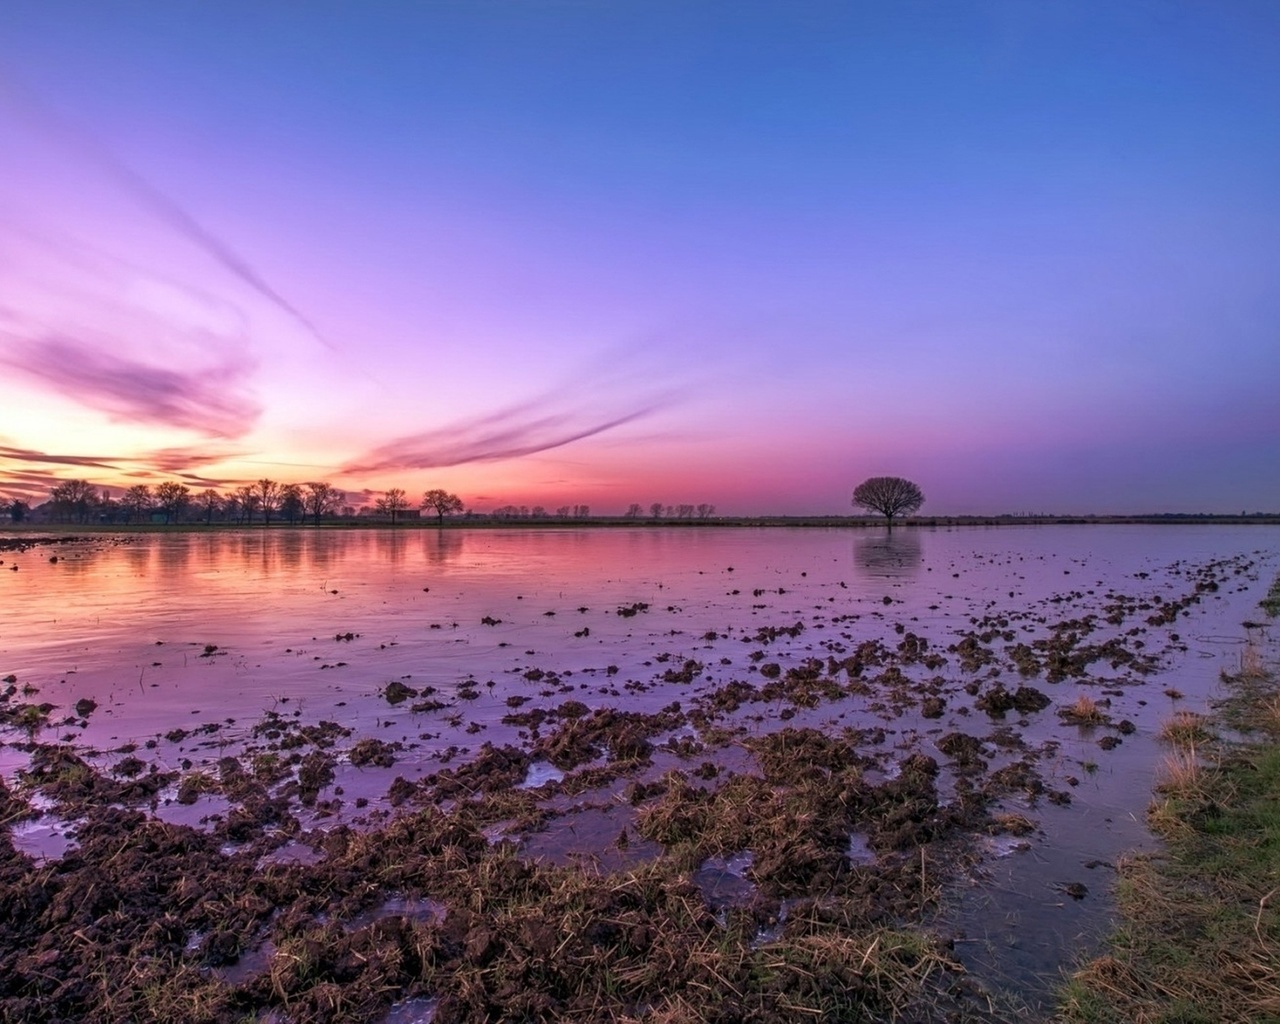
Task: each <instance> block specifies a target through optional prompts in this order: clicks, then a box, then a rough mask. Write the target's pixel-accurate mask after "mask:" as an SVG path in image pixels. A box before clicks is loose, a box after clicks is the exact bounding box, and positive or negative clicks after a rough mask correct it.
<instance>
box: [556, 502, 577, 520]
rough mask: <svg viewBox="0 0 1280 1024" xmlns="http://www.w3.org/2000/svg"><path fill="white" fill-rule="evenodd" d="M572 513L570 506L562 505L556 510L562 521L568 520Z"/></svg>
mask: <svg viewBox="0 0 1280 1024" xmlns="http://www.w3.org/2000/svg"><path fill="white" fill-rule="evenodd" d="M572 511H573V509H571V508H570V507H569V506H568V505H561V506H560V507H559V508H558V509H556V515H558V516H559V517H560V518H561V519H568V518H569V513H570V512H572Z"/></svg>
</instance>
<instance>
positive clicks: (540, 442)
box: [342, 393, 676, 473]
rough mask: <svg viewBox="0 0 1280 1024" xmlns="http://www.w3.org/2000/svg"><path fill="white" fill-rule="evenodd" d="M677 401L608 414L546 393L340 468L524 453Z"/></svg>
mask: <svg viewBox="0 0 1280 1024" xmlns="http://www.w3.org/2000/svg"><path fill="white" fill-rule="evenodd" d="M675 401H676V395H675V394H674V393H666V394H663V395H659V396H655V397H652V398H648V399H645V400H640V401H635V402H633V403H632V404H631V405H630V406H629V407H627V408H625V409H624V410H622V411H614V412H610V413H605V412H601V411H598V410H592V409H590V408H582V407H576V408H575V407H574V406H573V405H572V404H571V403H569V402H566V401H565V400H564V399H562V398H560V397H558V396H557V395H555V394H551V395H545V396H543V397H540V398H536V399H533V400H531V401H528V402H522V403H519V404H517V405H513V406H510V407H508V408H506V409H501V410H499V411H497V412H494V413H489V414H488V415H485V416H477V417H473V418H470V419H465V420H461V421H459V422H457V423H452V424H450V425H448V426H445V427H440V428H437V429H435V430H427V431H423V432H421V433H417V434H406V435H404V436H402V437H398V438H395V439H393V440H391V441H388V442H387V443H385V444H382V445H379V446H378V447H376V448H373V449H372V450H370V451H368V452H366V453H364V454H363V455H361V456H359V457H357V458H355V459H353V460H351V461H350V462H348V463H347V464H346V465H344V466H343V467H342V471H343V472H344V473H376V472H381V471H385V470H399V469H441V468H445V467H448V466H462V465H465V464H467V463H470V462H499V461H502V460H504V459H516V458H521V457H524V456H528V455H535V454H537V453H538V452H544V451H550V450H552V449H554V448H562V447H564V446H565V445H568V444H572V443H573V442H575V441H582V440H585V439H586V438H589V437H594V436H596V435H597V434H603V433H605V432H606V431H610V430H614V429H616V428H618V427H621V426H624V425H626V424H628V423H634V422H636V421H637V420H641V419H644V418H646V417H648V416H652V415H653V414H654V413H656V412H659V411H660V410H662V409H665V408H667V407H669V406H671V405H673V404H674V403H675Z"/></svg>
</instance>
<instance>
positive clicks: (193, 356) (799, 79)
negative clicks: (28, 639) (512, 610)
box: [0, 0, 1280, 515]
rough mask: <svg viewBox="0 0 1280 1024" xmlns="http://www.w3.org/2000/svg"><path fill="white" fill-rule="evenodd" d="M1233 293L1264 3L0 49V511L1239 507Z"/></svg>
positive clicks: (442, 0) (1272, 174)
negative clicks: (331, 492)
mask: <svg viewBox="0 0 1280 1024" xmlns="http://www.w3.org/2000/svg"><path fill="white" fill-rule="evenodd" d="M1277 253H1280V4H1276V3H1274V2H1273V0H1259V2H1243V0H1202V2H1192V0H1160V2H1146V0H1126V2H1120V3H1117V2H1115V0H1101V2H1091V0H1070V2H1057V0H1011V2H1000V0H974V2H959V0H929V2H912V0H894V2H892V3H888V2H874V3H872V2H856V0H844V2H838V3H836V2H831V3H826V2H804V0H797V2H792V0H786V2H783V0H779V2H774V3H752V2H740V0H739V2H732V3H730V2H711V0H672V2H667V0H555V2H552V0H519V2H517V0H509V2H491V0H466V2H462V0H454V2H446V0H437V2H430V0H423V2H409V0H396V2H393V0H369V2H356V0H344V2H334V0H329V2H326V0H314V2H308V3H305V4H300V3H296V2H284V0H217V2H214V0H164V2H161V0H148V2H139V0H111V2H107V3H103V2H100V0H86V2H73V0H5V2H4V3H3V4H2V5H0V496H9V497H15V496H24V497H27V498H28V499H34V500H36V501H39V500H43V499H44V497H46V496H47V494H48V490H49V488H50V486H51V485H53V484H56V483H57V481H58V480H62V479H69V478H82V479H88V480H90V481H92V482H94V483H97V484H99V485H103V486H109V487H112V488H113V489H114V488H123V487H127V486H130V485H132V484H137V483H147V484H152V485H154V484H156V483H159V482H161V481H163V480H169V479H177V480H181V481H183V482H185V483H187V484H188V485H189V486H190V487H191V488H192V489H193V490H202V489H204V488H205V487H213V488H215V489H229V488H232V487H235V486H237V485H239V484H242V483H245V482H249V481H252V480H256V479H258V478H260V477H270V478H272V479H276V480H280V481H285V482H304V481H310V480H326V481H329V482H331V483H333V484H334V485H335V486H338V487H340V488H342V489H344V490H346V491H348V492H349V493H351V494H352V495H354V496H355V500H356V503H359V502H360V501H362V500H365V498H366V496H367V495H368V494H372V493H374V492H381V491H383V490H385V489H387V488H391V487H401V488H404V489H405V490H406V491H408V492H409V494H410V495H411V496H416V495H418V494H419V493H421V492H422V491H424V490H426V489H428V488H434V487H443V488H445V489H446V490H449V491H453V492H456V493H458V494H459V495H460V496H461V497H462V499H463V500H464V502H465V503H466V504H467V506H468V507H470V508H474V509H477V510H481V511H483V510H486V509H489V508H493V507H496V506H500V505H505V504H529V505H534V504H541V505H545V506H547V507H548V508H555V507H558V506H560V505H563V504H579V503H581V504H589V505H590V506H591V508H592V510H593V512H595V513H598V514H600V513H613V514H617V513H620V512H622V511H624V510H625V509H626V508H627V506H628V505H629V504H630V503H632V502H638V503H641V504H642V505H645V506H646V507H647V506H648V504H649V503H650V502H653V501H661V502H664V503H668V504H681V503H703V502H707V503H712V504H714V505H716V507H717V510H718V512H719V513H721V514H741V515H749V514H767V513H775V514H784V513H785V514H836V515H839V514H844V513H848V512H851V511H853V510H852V509H851V508H850V493H851V491H852V489H853V487H854V486H855V485H856V484H857V483H858V482H859V481H861V480H862V479H864V478H866V477H869V476H877V475H896V476H905V477H908V478H910V479H912V480H914V481H915V482H916V483H918V484H919V485H920V487H921V489H922V490H923V491H924V493H925V495H926V503H925V506H924V512H925V513H926V514H928V513H932V514H938V515H944V514H983V513H993V514H994V513H1001V512H1033V513H1088V512H1097V513H1142V512H1176V511H1193V512H1195V511H1204V512H1239V511H1241V510H1247V511H1263V510H1268V511H1280V400H1278V399H1277V391H1278V390H1280V388H1278V387H1277V385H1280V263H1278V262H1277ZM116 493H118V491H117V492H116Z"/></svg>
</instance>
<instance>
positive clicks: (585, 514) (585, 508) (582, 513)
mask: <svg viewBox="0 0 1280 1024" xmlns="http://www.w3.org/2000/svg"><path fill="white" fill-rule="evenodd" d="M573 518H574V519H590V518H591V506H590V505H574V506H573Z"/></svg>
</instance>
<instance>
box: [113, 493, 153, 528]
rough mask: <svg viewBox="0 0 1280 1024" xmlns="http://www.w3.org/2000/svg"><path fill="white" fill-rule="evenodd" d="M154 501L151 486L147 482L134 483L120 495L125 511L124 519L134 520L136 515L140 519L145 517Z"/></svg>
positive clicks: (128, 521) (127, 521) (126, 520)
mask: <svg viewBox="0 0 1280 1024" xmlns="http://www.w3.org/2000/svg"><path fill="white" fill-rule="evenodd" d="M154 503H155V499H154V498H152V496H151V488H150V487H148V486H147V485H146V484H134V485H133V486H132V487H130V488H129V489H128V490H126V491H125V492H124V494H122V495H120V508H121V509H122V510H123V511H124V521H125V522H126V523H130V522H133V519H134V517H135V516H136V517H137V518H139V519H143V518H145V517H146V515H147V513H148V512H150V511H151V506H152V505H153V504H154Z"/></svg>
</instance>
